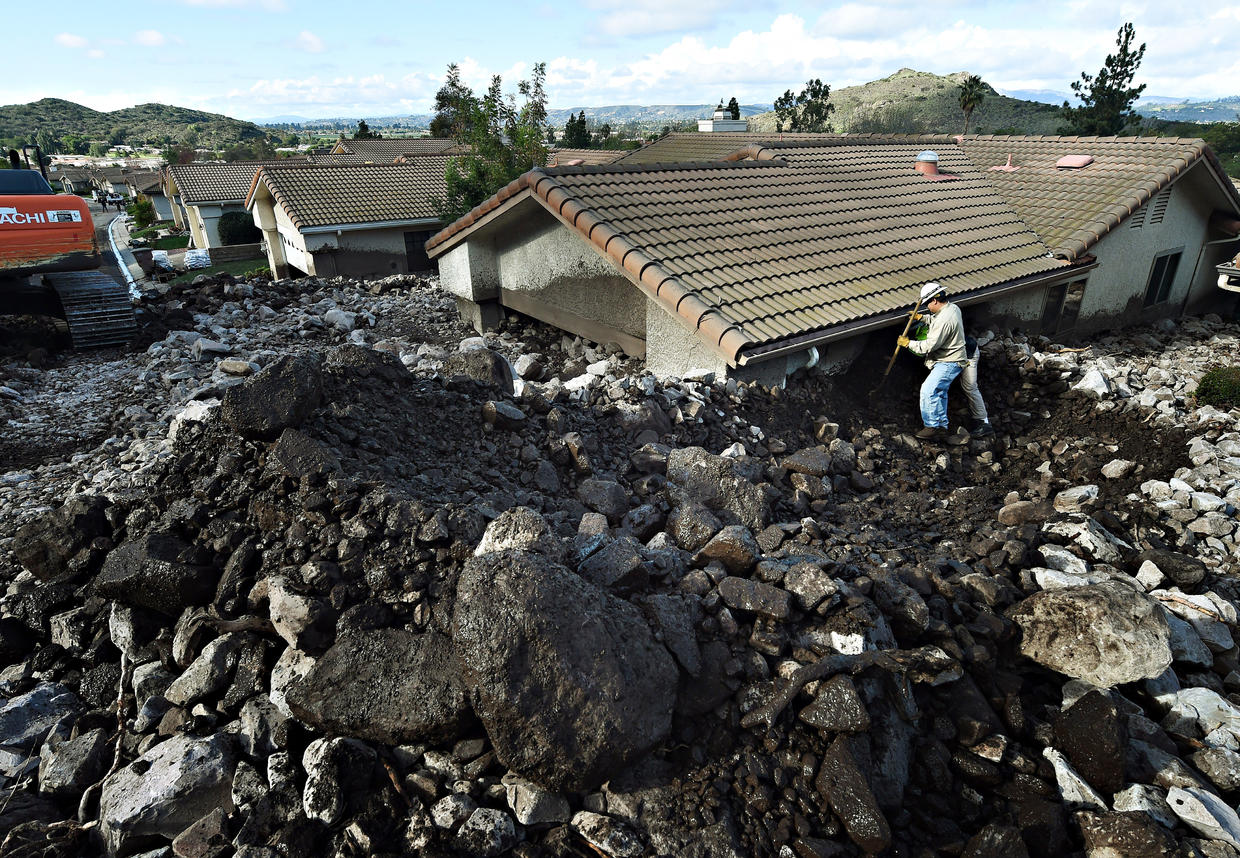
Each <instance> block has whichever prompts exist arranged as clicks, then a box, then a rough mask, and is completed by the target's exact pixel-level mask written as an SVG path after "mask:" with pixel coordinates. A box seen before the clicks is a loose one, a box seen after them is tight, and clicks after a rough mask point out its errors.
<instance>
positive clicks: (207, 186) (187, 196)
mask: <svg viewBox="0 0 1240 858" xmlns="http://www.w3.org/2000/svg"><path fill="white" fill-rule="evenodd" d="M305 163H306V162H305V161H304V160H303V159H301V158H282V159H280V160H278V161H233V162H230V163H213V162H203V161H194V162H193V163H190V164H174V165H172V166H170V167H168V174H169V175H170V176H171V177H172V181H174V182H175V183H176V186H177V190H178V191H179V192H180V194H181V200H182V201H183V202H185V203H186V204H187V205H191V206H194V205H200V204H202V203H218V202H228V203H241V202H244V201H245V197H246V194H247V193H248V192H249V190H250V185H251V184H253V182H254V174H255V173H257V172H258V170H259V168H260V167H265V166H271V167H293V166H303V165H304V164H305Z"/></svg>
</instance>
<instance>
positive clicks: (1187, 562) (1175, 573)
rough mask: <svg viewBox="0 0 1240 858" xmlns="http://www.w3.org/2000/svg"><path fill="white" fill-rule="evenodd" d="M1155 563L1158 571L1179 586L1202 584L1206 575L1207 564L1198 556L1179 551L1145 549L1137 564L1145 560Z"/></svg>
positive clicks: (1189, 586)
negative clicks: (1190, 555)
mask: <svg viewBox="0 0 1240 858" xmlns="http://www.w3.org/2000/svg"><path fill="white" fill-rule="evenodd" d="M1147 561H1148V562H1150V563H1153V564H1154V565H1155V566H1157V567H1158V571H1159V572H1161V573H1163V574H1164V575H1166V576H1167V577H1168V578H1170V579H1171V581H1172V582H1173V583H1175V584H1176V585H1177V586H1180V587H1185V588H1191V587H1194V586H1196V585H1197V584H1200V583H1201V582H1202V581H1203V580H1205V577H1206V565H1205V564H1204V563H1202V562H1201V561H1200V560H1198V559H1197V558H1196V557H1189V556H1188V555H1187V554H1181V553H1179V552H1178V551H1164V550H1162V549H1158V548H1153V549H1150V550H1149V551H1143V552H1142V553H1141V555H1140V556H1139V557H1137V565H1138V566H1140V565H1141V564H1142V563H1145V562H1147Z"/></svg>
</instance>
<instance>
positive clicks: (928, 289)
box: [918, 282, 946, 304]
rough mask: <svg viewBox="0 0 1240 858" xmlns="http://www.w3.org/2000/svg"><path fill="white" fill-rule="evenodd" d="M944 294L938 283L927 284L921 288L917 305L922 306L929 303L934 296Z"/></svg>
mask: <svg viewBox="0 0 1240 858" xmlns="http://www.w3.org/2000/svg"><path fill="white" fill-rule="evenodd" d="M945 294H946V293H945V292H944V291H943V287H942V286H940V285H939V284H938V283H934V282H930V283H927V284H926V285H925V286H922V287H921V298H920V300H919V301H918V303H919V304H924V303H926V302H927V301H929V300H930V299H931V298H933V297H934V296H935V295H945Z"/></svg>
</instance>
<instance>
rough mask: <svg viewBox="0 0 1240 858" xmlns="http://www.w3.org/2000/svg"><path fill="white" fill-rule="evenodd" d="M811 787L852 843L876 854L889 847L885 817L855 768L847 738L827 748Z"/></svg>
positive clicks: (889, 829) (839, 739) (858, 770)
mask: <svg viewBox="0 0 1240 858" xmlns="http://www.w3.org/2000/svg"><path fill="white" fill-rule="evenodd" d="M814 785H815V787H816V788H817V790H818V794H819V795H821V796H822V798H823V799H824V800H825V801H826V802H827V804H828V805H830V807H831V810H832V812H834V813H835V815H836V816H838V817H839V819H840V822H842V823H843V824H844V830H845V831H846V832H847V833H848V837H849V839H851V840H852V842H853V843H856V844H857V845H858V846H859V847H861V848H862V849H863V850H865V851H866V852H867V853H879V852H882V851H883V850H884V849H886V848H887V847H888V846H890V845H891V828H890V827H889V826H888V824H887V818H886V817H885V816H884V815H883V812H882V810H881V809H880V808H879V806H878V802H877V800H875V798H874V793H873V792H871V791H870V786H869V784H868V783H867V782H866V779H865V775H863V774H862V773H861V770H860V769H859V768H858V767H857V761H856V758H855V757H854V756H853V753H852V750H851V748H850V747H849V744H848V739H847V738H845V737H840V738H838V739H836V740H835V741H834V742H832V743H831V746H830V747H829V748H827V750H826V752H825V753H824V754H823V756H822V766H821V767H820V768H819V770H818V777H817V779H816V780H815V782H814Z"/></svg>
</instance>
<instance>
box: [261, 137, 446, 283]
mask: <svg viewBox="0 0 1240 858" xmlns="http://www.w3.org/2000/svg"><path fill="white" fill-rule="evenodd" d="M446 160H447V159H446V157H444V156H434V155H424V156H421V157H417V158H414V159H411V160H410V161H409V162H408V163H403V164H335V165H317V164H316V165H309V166H304V167H300V168H289V169H272V168H270V167H263V168H262V169H260V170H259V171H258V173H257V174H256V175H255V177H254V181H253V183H252V185H251V187H250V190H249V194H248V195H247V198H246V201H245V205H246V208H247V209H248V210H249V211H250V212H251V214H252V216H253V218H254V223H255V224H256V225H257V226H258V227H259V229H261V230H262V233H263V239H264V242H265V243H266V245H267V256H268V261H269V265H270V267H271V270H272V272H273V273H275V274H276V276H278V277H288V276H298V275H315V276H323V277H330V276H334V275H341V276H348V277H383V276H386V275H389V274H405V273H409V272H416V271H426V270H430V269H433V268H434V265H433V264H432V263H431V262H430V260H429V258H428V257H427V255H426V250H425V244H426V240H427V239H428V238H429V237H430V236H431V235H432V234H434V233H435V232H436V231H437V230H439V229H440V227H442V226H443V222H442V221H441V220H440V219H439V217H438V215H437V214H436V213H435V210H434V208H433V207H432V205H431V201H432V200H433V199H435V198H443V197H444V196H445V195H446V192H447V189H446V187H445V184H444V170H445V167H446Z"/></svg>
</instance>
